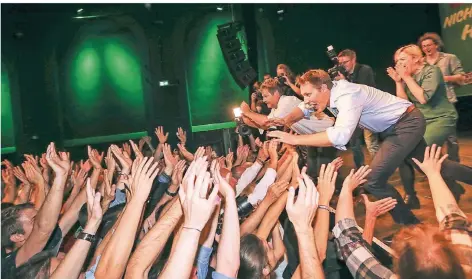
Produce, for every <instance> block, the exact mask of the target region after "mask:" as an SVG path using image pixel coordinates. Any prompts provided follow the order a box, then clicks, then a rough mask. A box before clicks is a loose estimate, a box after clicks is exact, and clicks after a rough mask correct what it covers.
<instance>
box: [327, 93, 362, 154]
mask: <svg viewBox="0 0 472 279" xmlns="http://www.w3.org/2000/svg"><path fill="white" fill-rule="evenodd" d="M355 97H356V96H355V95H354V94H349V95H345V96H342V97H341V98H339V100H338V110H339V114H338V115H337V117H336V122H335V123H334V126H333V127H329V128H328V129H326V133H327V134H328V138H329V141H330V142H331V143H332V144H333V146H334V147H336V148H337V149H340V150H346V147H345V145H346V144H347V143H348V142H349V140H350V139H351V137H352V134H353V133H354V131H355V130H356V127H357V125H358V124H359V119H360V118H361V114H362V109H363V105H362V103H361V102H357V101H356V100H355Z"/></svg>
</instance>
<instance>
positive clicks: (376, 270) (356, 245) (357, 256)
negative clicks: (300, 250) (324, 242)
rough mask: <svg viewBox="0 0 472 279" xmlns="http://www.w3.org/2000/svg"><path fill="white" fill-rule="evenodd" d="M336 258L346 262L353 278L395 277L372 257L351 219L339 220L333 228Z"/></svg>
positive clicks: (368, 247)
mask: <svg viewBox="0 0 472 279" xmlns="http://www.w3.org/2000/svg"><path fill="white" fill-rule="evenodd" d="M333 234H334V236H335V237H336V240H335V243H336V253H337V255H338V258H340V259H341V260H343V261H345V262H346V265H347V267H348V268H349V271H350V272H351V274H352V276H353V277H354V278H367V279H380V278H385V279H394V278H397V277H396V275H395V274H394V273H393V272H392V271H391V270H390V269H388V268H386V267H385V266H383V265H382V264H381V263H380V262H379V261H378V260H377V259H376V258H375V256H374V255H373V253H372V251H371V247H370V245H369V244H368V243H367V242H365V240H364V239H363V238H362V233H361V232H360V231H359V229H358V228H357V227H356V221H355V220H353V219H349V218H346V219H343V220H340V221H339V222H338V223H337V224H336V226H335V227H334V228H333Z"/></svg>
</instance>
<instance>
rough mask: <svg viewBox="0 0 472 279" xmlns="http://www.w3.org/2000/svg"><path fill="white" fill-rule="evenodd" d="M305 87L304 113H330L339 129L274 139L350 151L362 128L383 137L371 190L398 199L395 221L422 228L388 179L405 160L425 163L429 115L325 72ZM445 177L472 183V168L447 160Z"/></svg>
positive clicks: (306, 78) (307, 79) (304, 80)
mask: <svg viewBox="0 0 472 279" xmlns="http://www.w3.org/2000/svg"><path fill="white" fill-rule="evenodd" d="M299 83H300V86H301V91H302V95H303V96H304V99H305V100H304V101H305V106H306V108H307V109H306V111H305V112H304V113H305V114H307V113H309V112H315V113H316V112H317V113H319V112H322V111H323V110H324V109H325V108H328V109H330V110H331V111H332V112H333V114H334V115H335V116H336V122H335V124H334V126H333V127H329V128H328V129H326V131H325V132H321V133H316V134H311V135H290V134H288V133H284V132H281V131H272V132H270V133H269V134H268V136H270V137H274V138H278V139H279V141H281V142H286V143H288V144H292V145H309V146H318V147H327V146H334V147H336V148H338V149H340V150H346V147H345V145H346V144H347V143H348V142H349V140H350V138H351V136H352V134H353V132H354V130H355V129H356V127H357V126H358V125H360V126H362V127H364V128H367V129H369V130H370V131H373V132H375V133H380V138H381V139H383V142H382V144H381V145H380V148H379V151H378V153H377V154H376V155H375V157H374V158H373V160H372V164H371V168H372V172H371V173H370V175H369V180H368V182H367V185H366V186H365V188H366V190H367V191H369V192H370V193H371V194H373V195H374V196H375V197H376V198H378V199H382V198H386V197H393V198H395V199H396V200H397V202H398V203H397V205H396V206H395V208H394V209H393V210H392V211H391V212H390V213H391V215H392V217H393V219H394V220H395V222H397V223H403V224H415V223H418V222H419V221H418V219H417V218H416V217H415V216H414V214H413V213H412V212H411V211H410V209H409V208H408V207H407V206H406V205H405V203H404V202H403V199H402V197H401V196H400V194H399V193H398V191H397V190H396V189H395V188H394V187H393V186H392V185H389V184H387V180H388V178H389V177H390V176H391V175H392V174H393V172H394V171H395V169H396V168H397V167H398V166H399V165H400V164H401V163H402V162H403V161H404V160H407V159H408V160H411V158H412V157H414V158H416V159H418V160H419V161H422V160H423V155H424V150H425V148H426V143H425V141H424V139H423V135H424V131H425V125H426V122H425V120H424V116H423V114H422V113H421V112H420V111H419V110H418V109H416V108H415V107H414V105H413V104H412V103H410V102H409V101H407V100H404V99H401V98H398V97H396V96H393V95H391V94H389V93H386V92H383V91H380V90H378V89H376V88H373V87H369V86H367V85H361V84H355V83H350V82H348V81H345V80H340V81H331V79H330V77H329V75H328V74H327V73H326V72H325V71H323V70H310V71H308V72H306V73H305V74H304V75H303V76H302V77H301V78H300V79H299ZM297 114H299V112H297V111H294V112H292V113H290V114H289V115H288V116H286V118H287V119H288V121H293V119H296V115H297ZM412 164H413V163H412ZM413 165H414V164H413ZM441 174H442V176H443V177H453V178H454V179H456V180H459V181H462V182H465V183H468V184H472V168H470V167H467V166H464V165H461V164H459V163H457V162H453V161H449V160H445V161H444V162H443V164H442V168H441Z"/></svg>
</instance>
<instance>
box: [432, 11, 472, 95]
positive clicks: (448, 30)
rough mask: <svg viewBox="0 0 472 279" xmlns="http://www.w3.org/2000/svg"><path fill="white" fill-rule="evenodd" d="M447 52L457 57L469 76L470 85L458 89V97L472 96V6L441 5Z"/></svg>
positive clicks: (440, 12)
mask: <svg viewBox="0 0 472 279" xmlns="http://www.w3.org/2000/svg"><path fill="white" fill-rule="evenodd" d="M439 15H440V17H441V27H442V36H441V37H442V39H443V41H444V46H445V52H447V53H452V54H455V55H457V57H458V58H459V59H460V60H461V62H462V66H463V67H464V71H465V72H466V73H469V74H468V78H467V82H468V83H469V84H468V85H464V86H460V87H458V88H456V94H457V96H471V95H472V84H471V82H472V81H471V72H472V4H470V3H468V4H453V3H448V4H439Z"/></svg>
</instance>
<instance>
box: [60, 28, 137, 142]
mask: <svg viewBox="0 0 472 279" xmlns="http://www.w3.org/2000/svg"><path fill="white" fill-rule="evenodd" d="M88 33H89V34H90V33H92V34H93V32H90V31H89V32H88ZM139 43H140V42H139V41H137V40H136V39H135V38H134V37H133V36H132V35H131V33H130V32H122V33H111V34H108V35H100V36H98V35H96V36H95V35H86V37H84V38H81V39H80V40H76V42H75V44H74V45H73V47H72V49H71V50H70V51H69V55H68V56H67V59H66V63H65V72H66V76H65V82H64V83H63V84H64V87H63V91H64V93H65V94H64V96H63V98H62V102H63V103H62V107H63V108H64V111H63V115H64V121H63V127H64V132H65V139H66V140H69V141H68V144H71V142H70V140H75V141H77V140H78V139H82V141H80V142H81V143H82V142H83V139H89V138H90V137H96V136H99V137H104V136H106V137H109V136H110V135H123V134H127V133H135V132H142V131H145V130H146V129H145V105H144V95H143V94H144V92H143V78H142V72H141V63H142V62H141V59H140V55H139V52H138V50H137V44H139ZM109 140H113V137H112V138H110V139H109ZM82 144H83V143H82Z"/></svg>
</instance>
